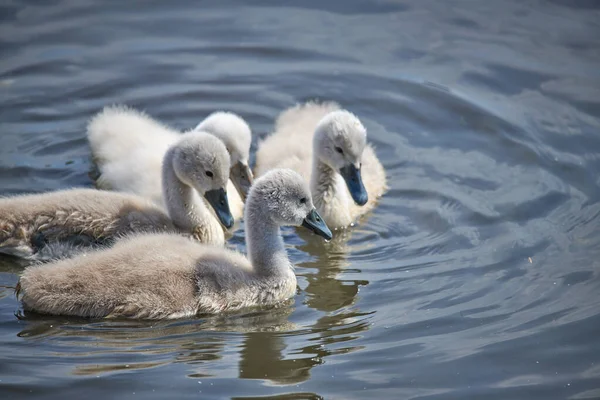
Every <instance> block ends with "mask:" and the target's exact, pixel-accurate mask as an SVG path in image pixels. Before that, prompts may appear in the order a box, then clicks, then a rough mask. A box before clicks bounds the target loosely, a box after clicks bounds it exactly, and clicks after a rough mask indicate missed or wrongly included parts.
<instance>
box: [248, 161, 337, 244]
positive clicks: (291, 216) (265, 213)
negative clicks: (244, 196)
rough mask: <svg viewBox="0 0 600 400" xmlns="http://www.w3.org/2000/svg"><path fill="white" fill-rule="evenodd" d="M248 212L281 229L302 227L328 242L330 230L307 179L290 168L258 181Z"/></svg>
mask: <svg viewBox="0 0 600 400" xmlns="http://www.w3.org/2000/svg"><path fill="white" fill-rule="evenodd" d="M248 205H249V206H247V207H246V210H245V212H246V219H247V220H249V219H250V216H249V215H248V213H255V214H258V215H255V216H254V217H259V218H268V219H270V220H271V221H272V222H273V223H274V224H276V225H278V226H286V225H287V226H303V227H305V228H308V229H309V230H311V231H313V232H314V233H316V234H317V235H319V236H322V237H324V238H325V239H327V240H331V238H332V235H331V230H329V227H327V224H326V223H325V221H324V220H323V218H321V216H320V215H319V213H318V212H317V210H316V209H315V206H314V205H313V201H312V197H311V195H310V190H309V189H308V186H307V184H306V182H305V181H304V179H302V177H301V176H300V175H299V174H298V173H297V172H295V171H293V170H291V169H272V170H270V171H268V172H267V173H266V174H264V175H262V176H261V177H260V178H258V179H257V180H256V181H255V182H254V184H253V185H252V187H251V188H250V193H249V194H248Z"/></svg>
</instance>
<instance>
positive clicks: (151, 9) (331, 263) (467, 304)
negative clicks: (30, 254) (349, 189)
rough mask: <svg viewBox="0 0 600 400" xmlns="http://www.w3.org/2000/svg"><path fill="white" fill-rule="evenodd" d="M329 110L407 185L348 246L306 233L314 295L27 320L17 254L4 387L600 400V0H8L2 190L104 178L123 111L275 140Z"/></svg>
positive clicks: (125, 393)
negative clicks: (103, 162)
mask: <svg viewBox="0 0 600 400" xmlns="http://www.w3.org/2000/svg"><path fill="white" fill-rule="evenodd" d="M314 97H318V98H322V99H328V100H335V101H337V102H339V103H340V104H341V105H342V106H344V107H346V108H348V109H350V110H351V111H353V112H355V113H356V114H358V115H359V117H360V118H361V119H362V120H363V122H364V124H365V125H366V126H367V128H368V130H369V139H370V141H372V142H373V143H374V144H375V145H376V147H377V153H378V155H379V157H380V158H381V160H382V161H383V164H384V165H385V167H386V169H387V172H388V179H389V182H390V186H391V189H390V191H389V192H388V193H387V194H386V196H385V197H384V198H383V199H382V201H381V203H380V206H379V207H378V208H377V209H376V210H375V212H374V213H373V214H372V215H370V216H369V218H367V219H366V220H365V221H364V223H362V224H361V225H360V226H358V227H357V228H356V229H354V231H353V232H352V234H351V235H349V237H347V238H343V239H340V240H337V241H334V242H332V243H330V244H329V245H328V246H327V247H323V246H320V247H316V246H315V244H314V242H312V241H305V240H304V238H303V237H298V236H296V235H295V234H294V233H293V232H292V231H286V237H285V238H286V242H287V243H288V244H289V245H290V249H289V251H290V254H291V257H292V259H293V261H294V262H295V263H296V264H297V270H296V272H297V275H298V281H299V291H298V295H297V296H296V298H295V299H294V302H293V304H292V305H291V306H289V307H283V308H281V309H279V310H275V311H261V312H256V313H252V314H248V313H245V314H240V315H235V316H230V317H227V318H224V317H215V318H204V319H192V320H181V321H171V322H153V323H148V322H123V321H86V320H80V319H65V318H50V317H44V318H36V319H31V318H30V319H25V320H19V319H17V318H16V317H15V313H16V312H18V311H19V304H18V302H17V301H16V300H15V298H14V296H13V288H14V285H15V283H16V282H17V279H18V275H19V273H20V272H21V271H22V267H19V266H18V265H14V264H11V263H10V262H9V261H7V260H1V261H0V394H1V396H2V398H6V399H13V398H20V397H23V398H25V397H32V398H34V397H35V398H53V399H55V398H65V397H66V396H73V397H74V398H81V397H86V398H90V399H91V398H100V399H105V398H156V399H163V398H171V397H176V398H195V399H196V398H201V399H209V398H210V399H212V398H215V399H216V398H219V399H220V398H259V397H260V398H267V397H261V396H274V397H268V398H275V397H276V398H287V399H301V398H302V399H304V398H319V397H321V398H327V399H363V398H381V399H391V398H398V399H400V398H402V399H409V398H410V399H465V398H469V399H473V398H485V399H567V398H568V399H592V398H600V276H599V274H600V235H599V234H598V232H599V230H598V227H599V216H600V178H599V176H600V175H599V172H600V3H599V2H597V1H594V0H588V1H585V0H572V1H567V0H562V1H558V0H554V1H537V0H529V1H516V0H504V1H494V2H491V1H490V2H483V1H474V0H473V1H469V0H446V1H431V0H420V1H412V2H409V1H368V2H367V1H362V2H358V1H344V2H341V1H339V2H334V1H329V2H325V1H319V2H316V1H303V2H292V1H289V2H282V1H261V2H252V3H251V4H250V3H249V2H242V1H203V2H187V1H171V2H166V1H144V2H135V4H134V3H133V2H116V1H89V0H87V1H85V0H76V1H75V0H70V1H17V0H12V1H11V0H5V1H0V193H1V194H13V193H23V192H42V191H47V190H54V189H61V188H67V187H72V186H92V185H93V183H92V181H91V179H90V178H89V176H88V173H89V171H90V169H91V167H92V165H91V161H90V151H89V148H88V146H87V143H86V140H85V135H84V129H85V125H86V122H87V119H88V118H89V117H91V116H92V115H93V114H94V113H96V112H98V111H99V110H100V109H101V108H102V107H103V106H105V105H107V104H111V103H125V104H128V105H131V106H134V107H136V108H140V109H144V110H146V111H147V112H148V113H149V114H151V115H153V116H154V117H156V118H158V119H160V120H162V121H164V122H166V123H168V124H170V125H172V126H174V127H176V128H180V129H186V128H190V127H192V126H195V125H196V124H197V123H198V122H199V121H200V120H201V119H203V118H204V117H205V116H206V115H207V114H208V113H210V112H212V111H214V110H216V109H227V110H231V111H234V112H237V113H239V114H240V115H242V116H243V117H244V118H245V119H246V120H247V121H248V122H249V123H250V125H251V127H252V129H253V133H254V147H253V149H255V146H256V143H257V141H258V139H259V138H260V137H263V136H264V135H266V134H268V133H269V132H270V130H271V129H272V124H273V121H274V119H275V118H276V116H277V115H278V113H279V112H281V111H282V110H283V109H285V108H287V107H289V106H291V105H293V104H295V102H297V101H302V100H306V99H309V98H314ZM242 238H243V231H239V232H237V233H236V236H235V237H234V239H233V243H234V244H237V245H238V246H239V247H240V248H242V249H243V240H242Z"/></svg>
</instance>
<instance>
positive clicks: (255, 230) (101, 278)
mask: <svg viewBox="0 0 600 400" xmlns="http://www.w3.org/2000/svg"><path fill="white" fill-rule="evenodd" d="M245 216H246V217H245V220H246V228H247V230H246V243H247V248H248V258H246V257H244V256H243V255H241V254H239V253H237V252H234V251H231V250H227V249H225V248H222V247H216V246H207V245H201V244H198V243H197V242H193V241H191V240H189V239H187V238H184V237H182V236H178V235H172V234H146V235H134V236H132V237H130V238H125V239H123V240H121V241H119V242H117V244H116V245H115V246H114V247H113V248H110V249H108V250H102V251H98V252H94V253H89V254H87V255H86V256H85V257H76V258H72V259H66V260H61V261H58V262H56V263H52V264H45V265H41V266H36V267H30V268H27V269H26V270H25V272H24V273H23V275H22V276H21V279H20V280H19V283H18V284H17V289H16V291H17V296H18V295H19V292H21V293H22V302H23V306H24V309H25V310H26V311H35V312H38V313H42V314H60V315H73V316H82V317H106V316H111V317H125V318H151V319H156V318H179V317H189V316H193V315H196V314H198V313H219V312H224V311H233V310H238V309H241V308H245V307H251V306H259V305H274V304H277V303H280V302H282V301H284V300H286V299H289V298H291V297H292V296H294V294H295V293H296V276H295V275H294V271H293V266H292V264H291V262H290V260H289V259H288V256H287V252H286V249H285V246H284V243H283V238H282V237H281V233H280V227H281V226H284V225H292V226H304V227H306V228H308V229H310V230H312V231H313V232H315V233H317V234H318V235H320V236H323V237H324V238H326V239H331V232H330V230H329V229H328V228H327V225H326V224H325V223H324V222H323V221H322V219H321V217H320V216H319V214H318V213H317V211H316V210H315V208H314V206H313V203H312V200H311V197H310V192H309V190H308V187H307V185H306V183H305V182H304V181H303V180H302V177H300V176H299V175H298V174H297V173H295V172H294V171H291V170H281V169H278V170H273V171H270V172H269V173H267V174H265V175H264V176H263V177H261V178H260V179H257V180H256V182H255V183H254V185H253V186H252V187H251V189H250V193H249V195H248V201H247V204H246V211H245Z"/></svg>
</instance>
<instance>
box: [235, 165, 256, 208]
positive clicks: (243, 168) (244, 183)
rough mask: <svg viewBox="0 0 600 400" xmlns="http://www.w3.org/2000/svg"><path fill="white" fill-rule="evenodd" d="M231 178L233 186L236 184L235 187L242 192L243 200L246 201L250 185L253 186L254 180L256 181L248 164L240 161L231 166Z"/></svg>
mask: <svg viewBox="0 0 600 400" xmlns="http://www.w3.org/2000/svg"><path fill="white" fill-rule="evenodd" d="M229 178H230V179H231V182H233V186H235V189H236V190H237V191H238V193H239V194H240V196H241V198H242V200H243V201H244V202H245V201H246V197H247V196H248V191H249V190H250V186H252V181H254V175H253V174H252V170H251V169H250V167H249V166H248V164H243V163H241V162H239V161H238V162H237V163H236V164H235V165H234V166H232V167H231V170H230V171H229Z"/></svg>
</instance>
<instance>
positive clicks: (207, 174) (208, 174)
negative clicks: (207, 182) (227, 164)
mask: <svg viewBox="0 0 600 400" xmlns="http://www.w3.org/2000/svg"><path fill="white" fill-rule="evenodd" d="M205 173H206V176H208V177H209V178H212V177H213V173H212V171H206V172H205Z"/></svg>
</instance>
